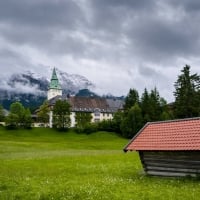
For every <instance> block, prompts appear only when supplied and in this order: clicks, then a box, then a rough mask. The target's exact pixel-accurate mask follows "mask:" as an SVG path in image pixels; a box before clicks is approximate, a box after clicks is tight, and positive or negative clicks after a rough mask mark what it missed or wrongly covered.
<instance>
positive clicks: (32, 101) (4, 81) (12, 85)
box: [0, 70, 94, 110]
mask: <svg viewBox="0 0 200 200" xmlns="http://www.w3.org/2000/svg"><path fill="white" fill-rule="evenodd" d="M57 75H58V78H59V81H60V84H61V85H62V88H63V94H73V95H75V94H76V93H78V92H79V90H83V89H91V88H94V84H93V83H92V82H90V81H89V80H88V79H87V78H85V77H84V76H80V75H76V74H68V73H66V72H63V71H61V70H57ZM47 76H48V77H44V76H42V75H40V74H36V73H33V72H31V71H26V72H22V73H15V74H11V75H10V76H8V77H6V78H5V77H4V78H3V77H0V104H2V105H3V107H4V108H6V109H9V106H10V104H11V103H12V102H15V101H20V102H21V103H22V104H23V105H24V106H25V107H30V108H31V109H32V110H34V109H35V108H37V107H38V106H40V105H41V104H42V102H43V101H44V100H45V99H46V98H47V90H48V85H49V80H50V78H51V75H50V74H48V73H47Z"/></svg>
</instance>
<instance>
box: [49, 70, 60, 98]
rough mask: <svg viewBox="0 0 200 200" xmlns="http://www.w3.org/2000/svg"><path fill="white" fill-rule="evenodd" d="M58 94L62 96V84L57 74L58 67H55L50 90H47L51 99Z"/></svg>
mask: <svg viewBox="0 0 200 200" xmlns="http://www.w3.org/2000/svg"><path fill="white" fill-rule="evenodd" d="M56 96H62V88H61V86H60V83H59V80H58V77H57V74H56V69H55V67H54V68H53V73H52V76H51V81H50V84H49V88H48V92H47V99H48V100H50V99H52V98H53V97H56Z"/></svg>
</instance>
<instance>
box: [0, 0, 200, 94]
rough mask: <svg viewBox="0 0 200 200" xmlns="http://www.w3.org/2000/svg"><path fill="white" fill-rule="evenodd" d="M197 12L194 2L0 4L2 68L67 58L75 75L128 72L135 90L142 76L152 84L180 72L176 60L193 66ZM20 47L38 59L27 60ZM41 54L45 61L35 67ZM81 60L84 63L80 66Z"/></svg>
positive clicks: (198, 38)
mask: <svg viewBox="0 0 200 200" xmlns="http://www.w3.org/2000/svg"><path fill="white" fill-rule="evenodd" d="M199 10H200V3H199V1H197V0H190V1H188V0H183V1H178V0H161V1H159V0H139V1H135V0H73V1H72V0H71V1H70V0H69V1H63V0H29V1H27V0H18V1H15V0H7V1H0V44H1V49H0V67H1V68H2V67H3V66H10V67H13V69H14V68H16V69H17V68H20V69H21V68H27V67H29V68H35V69H36V68H37V67H38V65H41V66H47V65H49V63H54V62H55V63H56V62H59V61H60V60H61V59H63V57H65V56H66V57H67V56H68V57H70V58H71V59H72V60H73V61H72V62H73V65H74V66H75V68H76V69H80V70H77V71H80V72H84V71H86V70H84V69H82V68H83V67H85V68H87V64H89V65H90V67H91V68H95V69H96V70H94V71H93V73H95V72H96V73H99V74H101V75H99V76H98V77H97V78H102V77H103V76H104V74H103V73H106V72H105V70H104V71H103V70H101V69H100V67H99V66H103V65H105V66H107V67H109V68H110V70H108V71H112V72H113V73H118V69H120V68H121V69H124V71H125V74H126V76H127V77H128V76H129V75H130V74H127V71H129V72H131V73H132V74H133V75H134V79H133V80H132V79H131V78H130V77H128V80H129V81H130V82H129V83H131V84H133V85H136V84H137V81H135V80H140V82H141V83H142V82H143V79H145V78H146V77H150V78H149V81H152V80H150V79H152V78H154V77H155V76H158V77H159V73H158V72H160V71H162V70H163V71H165V68H167V67H169V66H174V69H176V72H177V71H179V69H178V68H177V65H178V64H180V63H181V64H182V62H179V61H178V60H180V59H183V58H184V59H185V60H188V61H191V63H192V62H193V58H198V56H199V51H200V48H199V46H200V45H199V43H200V28H199V19H200V14H199V13H200V12H198V11H199ZM1 41H4V42H1ZM23 47H26V48H28V49H32V50H34V51H35V52H37V56H35V55H29V56H30V57H31V58H32V59H29V57H28V56H27V55H24V52H23V51H22V50H21V49H23ZM26 48H25V49H26ZM27 54H28V53H27ZM40 54H41V55H45V56H46V57H45V59H44V60H42V56H41V59H40V62H39V64H37V63H38V62H37V59H38V57H39V56H38V55H40ZM39 58H40V57H39ZM49 60H50V61H49ZM52 60H53V61H52ZM82 60H86V61H85V63H87V64H85V65H84V66H82V65H81V64H80V63H82ZM60 63H61V64H63V65H67V66H69V67H70V64H71V63H70V61H69V60H64V61H62V62H60ZM195 63H197V61H195ZM184 64H185V63H184ZM187 64H190V63H187ZM152 66H155V69H154V68H152ZM179 67H180V66H179ZM121 69H120V70H121ZM72 71H73V70H71V72H72ZM135 72H138V74H137V73H135ZM177 73H178V72H177ZM125 74H124V76H125ZM132 74H131V76H132ZM163 74H164V72H163ZM84 75H85V74H84ZM135 76H138V77H136V78H135ZM111 77H112V74H111ZM151 77H152V78H151ZM137 78H138V79H137ZM125 80H126V77H124V82H125ZM158 80H160V79H158ZM163 80H164V81H165V82H167V80H166V77H165V76H163V77H162V81H161V84H162V85H166V84H165V83H164V81H163ZM131 81H132V82H131ZM97 82H102V81H97ZM152 84H153V82H152ZM167 84H168V82H167ZM130 87H131V85H130ZM105 88H106V87H105ZM120 88H123V87H122V86H120ZM124 88H127V85H126V86H124ZM122 92H123V91H122ZM124 93H127V91H125V92H124ZM124 93H123V94H124Z"/></svg>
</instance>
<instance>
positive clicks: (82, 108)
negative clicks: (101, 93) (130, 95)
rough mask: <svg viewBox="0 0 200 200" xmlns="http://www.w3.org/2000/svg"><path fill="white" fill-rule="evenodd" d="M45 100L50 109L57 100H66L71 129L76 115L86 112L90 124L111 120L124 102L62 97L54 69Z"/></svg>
mask: <svg viewBox="0 0 200 200" xmlns="http://www.w3.org/2000/svg"><path fill="white" fill-rule="evenodd" d="M47 99H48V102H49V105H50V108H53V106H54V105H55V103H56V101H57V100H59V99H60V100H67V101H68V102H69V104H70V105H71V115H70V119H71V127H74V126H75V125H76V120H75V117H76V113H77V112H87V113H91V116H92V119H91V122H98V121H102V120H110V119H113V114H114V113H115V112H116V111H118V110H121V109H123V104H124V101H122V100H118V99H106V98H101V97H78V96H72V97H70V96H64V95H62V89H61V86H60V84H59V80H58V77H57V75H56V70H55V68H54V70H53V74H52V78H51V82H50V85H49V89H48V93H47ZM52 116H53V113H52V111H50V117H49V126H50V127H52V124H53V121H52V119H53V118H52Z"/></svg>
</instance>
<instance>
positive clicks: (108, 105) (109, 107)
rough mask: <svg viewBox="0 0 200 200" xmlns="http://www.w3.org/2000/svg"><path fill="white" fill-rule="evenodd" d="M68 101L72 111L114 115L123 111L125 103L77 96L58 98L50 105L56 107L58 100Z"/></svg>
mask: <svg viewBox="0 0 200 200" xmlns="http://www.w3.org/2000/svg"><path fill="white" fill-rule="evenodd" d="M59 99H60V100H67V101H69V103H70V105H71V110H72V111H84V112H95V111H96V110H99V111H100V112H107V113H108V112H110V113H114V112H116V111H117V110H121V109H123V104H124V101H122V100H114V99H106V98H100V97H77V96H70V97H67V96H59V95H58V96H56V97H54V98H52V99H50V100H49V105H54V104H55V103H56V101H57V100H59Z"/></svg>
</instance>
